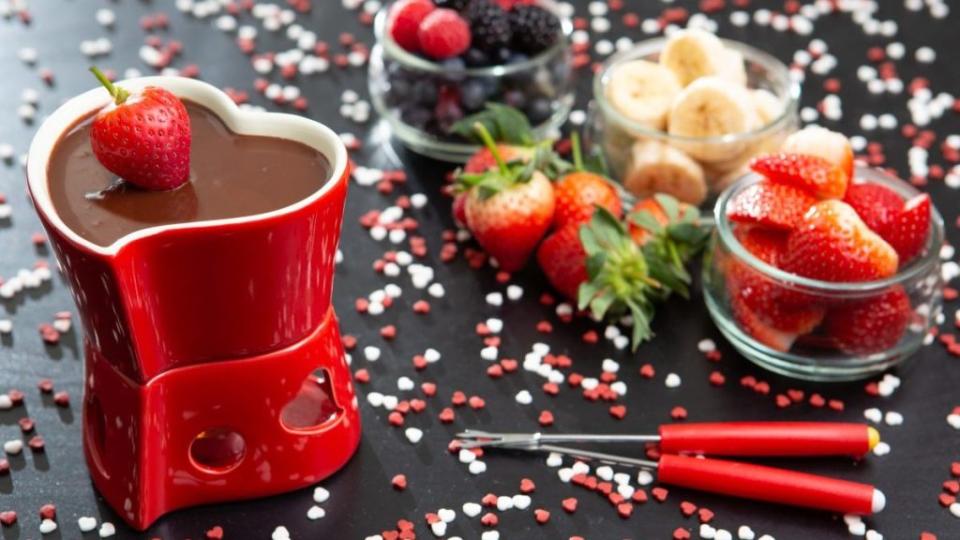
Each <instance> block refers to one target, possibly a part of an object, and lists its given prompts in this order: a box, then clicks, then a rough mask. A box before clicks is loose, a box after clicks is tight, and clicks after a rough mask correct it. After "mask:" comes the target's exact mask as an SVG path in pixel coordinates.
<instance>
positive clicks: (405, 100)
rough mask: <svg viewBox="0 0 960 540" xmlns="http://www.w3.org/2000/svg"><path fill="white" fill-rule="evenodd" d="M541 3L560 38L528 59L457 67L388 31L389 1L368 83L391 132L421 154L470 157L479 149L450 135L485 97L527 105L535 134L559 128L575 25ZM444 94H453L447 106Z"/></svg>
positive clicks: (569, 97)
mask: <svg viewBox="0 0 960 540" xmlns="http://www.w3.org/2000/svg"><path fill="white" fill-rule="evenodd" d="M541 5H542V6H543V7H545V8H547V9H550V10H552V11H553V12H554V13H555V14H557V17H558V18H559V19H560V24H561V35H560V36H559V39H558V40H557V42H556V43H555V44H554V45H553V46H552V47H550V48H549V49H547V50H546V51H543V52H541V53H540V54H538V55H536V56H533V57H531V58H528V59H526V60H522V61H519V62H516V63H511V64H504V65H496V66H489V67H463V66H453V67H451V66H450V65H449V64H443V63H437V62H433V61H431V60H428V59H426V58H422V57H420V56H417V55H415V54H413V53H410V52H407V51H406V50H404V49H403V48H402V47H400V46H399V45H398V44H397V43H396V42H394V41H393V39H392V38H391V37H390V35H389V33H388V32H387V31H386V26H387V11H388V10H389V7H390V6H389V5H387V6H384V7H383V9H381V10H380V13H378V14H377V18H376V22H375V25H374V33H375V35H376V40H377V44H376V45H375V46H374V48H373V50H372V51H371V54H370V62H369V88H370V97H371V101H372V102H373V106H374V108H375V109H376V110H377V112H378V113H379V114H380V116H381V117H382V118H384V119H386V121H387V122H388V123H389V124H390V127H391V128H392V130H393V134H394V135H395V136H396V137H397V138H398V139H399V140H400V141H401V142H403V144H405V145H406V146H407V147H408V148H410V149H411V150H413V151H415V152H417V153H419V154H423V155H425V156H428V157H432V158H435V159H441V160H444V161H453V162H464V161H466V160H467V159H469V157H470V155H472V154H473V153H474V152H475V151H476V150H477V149H478V148H479V147H478V146H477V145H476V144H474V143H473V142H471V141H469V140H467V139H465V138H463V137H461V136H460V135H456V134H451V133H449V132H448V128H449V125H450V124H452V123H453V121H454V120H456V119H459V117H462V116H465V115H469V114H472V113H475V112H479V111H481V110H483V108H484V104H485V103H487V102H497V103H505V104H507V105H511V106H514V107H516V108H518V109H520V110H521V111H523V113H524V114H525V115H526V116H527V119H528V120H529V121H530V124H531V126H533V130H534V135H535V136H536V137H537V138H544V137H547V136H550V135H553V134H555V133H557V132H558V131H559V128H560V126H561V125H563V123H564V122H565V121H566V120H567V116H568V115H569V114H570V109H571V107H572V106H573V102H574V84H573V67H572V52H571V48H570V34H571V33H572V32H573V26H572V25H571V23H570V21H569V20H568V19H567V18H565V17H563V16H561V15H560V12H559V10H558V9H557V6H556V4H555V3H554V2H550V1H544V2H542V3H541ZM440 96H453V97H452V98H451V99H450V100H444V105H443V106H442V107H441V106H439V105H438V101H439V97H440ZM441 108H442V110H441Z"/></svg>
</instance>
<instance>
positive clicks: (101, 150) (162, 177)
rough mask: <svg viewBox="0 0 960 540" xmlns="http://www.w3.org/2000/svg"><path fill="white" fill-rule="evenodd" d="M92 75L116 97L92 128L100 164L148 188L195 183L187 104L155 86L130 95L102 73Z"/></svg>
mask: <svg viewBox="0 0 960 540" xmlns="http://www.w3.org/2000/svg"><path fill="white" fill-rule="evenodd" d="M90 71H91V72H93V74H94V75H95V76H96V77H97V79H98V80H99V81H100V83H101V84H103V86H104V87H105V88H106V89H107V91H108V92H110V96H111V97H112V98H113V103H111V104H110V105H107V106H106V107H104V108H103V109H102V110H101V111H100V112H98V113H97V115H96V117H94V119H93V123H92V125H91V130H90V143H91V146H92V147H93V153H94V154H95V155H96V156H97V159H98V160H99V161H100V163H101V164H103V166H104V167H105V168H107V169H108V170H109V171H110V172H112V173H114V174H116V175H117V176H119V177H120V178H121V179H123V180H125V181H126V182H129V183H131V184H134V185H136V186H138V187H141V188H143V189H148V190H166V189H174V188H177V187H180V186H181V185H183V184H185V183H186V182H187V181H188V180H189V179H190V117H189V116H188V115H187V109H186V107H184V105H183V102H182V101H180V99H179V98H177V96H175V95H173V94H172V93H171V92H170V91H168V90H165V89H163V88H158V87H154V86H150V87H147V88H145V89H144V90H143V92H141V93H138V94H131V93H130V92H128V91H126V90H124V89H123V88H121V87H119V86H116V85H114V84H113V83H112V82H111V81H110V80H109V79H108V78H107V77H106V75H104V74H103V72H101V71H100V70H99V69H97V68H95V67H92V68H90Z"/></svg>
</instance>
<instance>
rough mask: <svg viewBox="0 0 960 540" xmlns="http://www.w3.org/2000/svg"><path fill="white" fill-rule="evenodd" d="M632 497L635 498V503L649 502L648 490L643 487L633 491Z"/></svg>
mask: <svg viewBox="0 0 960 540" xmlns="http://www.w3.org/2000/svg"><path fill="white" fill-rule="evenodd" d="M630 498H631V499H633V502H635V503H639V504H643V503H645V502H647V492H646V490H643V489H637V490H636V491H634V492H633V497H630Z"/></svg>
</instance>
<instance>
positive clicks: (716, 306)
mask: <svg viewBox="0 0 960 540" xmlns="http://www.w3.org/2000/svg"><path fill="white" fill-rule="evenodd" d="M814 129H822V128H808V129H807V130H804V131H801V132H798V134H797V135H796V136H795V137H794V139H805V140H807V141H812V140H814V139H815V138H817V137H820V138H825V137H826V136H827V135H828V133H824V132H825V131H826V130H823V132H819V131H813V130H814ZM830 134H832V132H830ZM834 135H835V134H834ZM834 141H836V138H834ZM790 142H791V141H790V140H789V139H788V145H789V143H790ZM804 149H805V150H806V151H807V152H809V153H806V154H802V153H785V152H780V153H775V154H767V155H762V156H758V157H757V158H755V159H754V160H752V161H751V163H750V168H751V172H750V173H748V174H746V175H745V176H743V177H742V178H741V179H740V180H738V181H737V182H736V183H735V184H733V185H732V186H730V187H729V188H727V189H726V190H725V191H724V192H723V193H722V194H721V195H720V197H719V199H718V200H717V203H716V206H715V208H714V219H715V221H716V228H715V231H714V234H713V238H712V241H711V245H710V248H709V250H708V252H707V256H706V258H705V259H704V265H703V289H704V298H705V301H706V304H707V308H708V309H709V311H710V315H711V317H712V318H713V320H714V322H715V323H716V324H717V326H718V327H719V329H720V331H721V332H722V333H723V334H724V336H725V337H726V338H727V339H728V340H730V342H731V343H732V344H733V345H734V347H735V348H736V349H737V350H738V351H740V352H741V353H742V354H743V355H744V356H746V357H747V358H748V359H750V360H751V361H753V362H754V363H757V364H759V365H761V366H763V367H765V368H767V369H770V370H772V371H775V372H778V373H781V374H784V375H788V376H792V377H797V378H802V379H808V380H821V381H840V380H853V379H860V378H865V377H868V376H871V375H876V374H877V373H878V372H882V371H884V370H886V369H888V368H891V367H893V366H896V365H899V364H900V363H901V362H903V361H904V360H906V359H907V358H908V357H910V356H911V355H912V354H913V353H914V352H916V351H917V349H919V348H920V346H921V345H922V344H923V343H924V341H925V340H932V339H933V334H932V333H931V332H932V330H933V329H934V326H935V324H936V321H937V318H938V317H940V316H941V309H942V287H943V283H942V278H941V272H940V247H941V245H942V244H943V239H944V233H943V220H942V218H941V216H940V214H939V213H938V212H937V210H936V208H934V206H933V205H932V203H931V200H930V196H929V195H927V194H925V193H922V192H920V191H918V190H916V189H915V188H914V187H912V186H911V185H910V184H908V183H906V182H904V181H902V180H900V179H898V178H896V177H894V176H892V175H890V174H888V173H886V172H884V171H881V170H878V169H871V168H863V167H856V168H854V166H853V159H852V152H850V150H849V146H847V147H846V148H844V147H842V146H837V145H836V144H834V145H830V146H822V147H816V146H806V147H804Z"/></svg>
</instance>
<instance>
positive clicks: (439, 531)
mask: <svg viewBox="0 0 960 540" xmlns="http://www.w3.org/2000/svg"><path fill="white" fill-rule="evenodd" d="M430 532H432V533H433V535H434V536H436V537H437V538H442V537H444V536H445V535H446V534H447V524H446V523H444V522H442V521H436V522H433V523H431V524H430Z"/></svg>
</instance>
